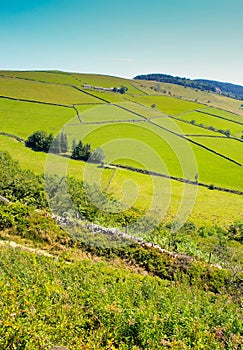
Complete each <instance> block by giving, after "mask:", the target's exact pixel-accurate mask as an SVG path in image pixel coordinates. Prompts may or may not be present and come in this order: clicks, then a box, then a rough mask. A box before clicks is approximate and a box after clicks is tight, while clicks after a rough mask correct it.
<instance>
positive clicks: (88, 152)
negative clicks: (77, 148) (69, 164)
mask: <svg viewBox="0 0 243 350" xmlns="http://www.w3.org/2000/svg"><path fill="white" fill-rule="evenodd" d="M91 153H92V152H91V146H90V144H89V143H87V144H86V145H84V146H83V157H82V160H84V161H85V162H87V160H88V159H89V157H90V156H91Z"/></svg>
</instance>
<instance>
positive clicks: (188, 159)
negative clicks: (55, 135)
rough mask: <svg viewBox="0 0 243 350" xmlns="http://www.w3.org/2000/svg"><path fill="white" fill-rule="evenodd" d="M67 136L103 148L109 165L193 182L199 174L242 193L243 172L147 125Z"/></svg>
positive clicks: (80, 130) (72, 131)
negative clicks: (128, 167)
mask: <svg viewBox="0 0 243 350" xmlns="http://www.w3.org/2000/svg"><path fill="white" fill-rule="evenodd" d="M66 132H67V134H68V136H69V138H70V140H71V139H72V138H73V137H74V138H76V139H77V140H78V139H84V141H85V142H88V143H90V144H92V145H93V147H94V148H95V147H98V146H102V148H103V150H104V151H105V154H106V159H107V161H110V162H117V163H122V164H126V165H132V166H136V167H140V168H147V169H149V170H153V171H157V172H161V173H167V172H168V173H169V174H170V175H172V176H179V177H184V178H187V179H190V180H194V178H195V175H196V173H197V172H198V173H199V180H200V181H201V182H204V183H207V184H211V183H213V184H214V185H218V186H222V187H228V188H233V189H243V187H242V181H241V177H242V168H240V167H239V166H237V165H234V164H233V163H230V162H229V161H227V160H225V159H223V158H221V157H219V156H217V155H215V154H213V153H211V152H209V151H207V150H205V149H203V148H201V147H200V146H197V145H194V144H192V143H189V142H188V141H187V140H185V139H182V138H179V137H177V136H175V135H172V134H170V133H168V132H166V131H164V130H162V129H159V128H158V127H156V126H154V125H150V124H148V123H146V124H131V123H130V124H129V123H122V124H108V125H98V126H95V125H81V126H80V127H76V126H67V127H66ZM216 140H218V139H216ZM220 140H221V139H220ZM197 141H198V142H200V140H198V139H197ZM194 157H195V158H194ZM197 168H198V169H197ZM167 169H168V170H167ZM222 169H223V171H222Z"/></svg>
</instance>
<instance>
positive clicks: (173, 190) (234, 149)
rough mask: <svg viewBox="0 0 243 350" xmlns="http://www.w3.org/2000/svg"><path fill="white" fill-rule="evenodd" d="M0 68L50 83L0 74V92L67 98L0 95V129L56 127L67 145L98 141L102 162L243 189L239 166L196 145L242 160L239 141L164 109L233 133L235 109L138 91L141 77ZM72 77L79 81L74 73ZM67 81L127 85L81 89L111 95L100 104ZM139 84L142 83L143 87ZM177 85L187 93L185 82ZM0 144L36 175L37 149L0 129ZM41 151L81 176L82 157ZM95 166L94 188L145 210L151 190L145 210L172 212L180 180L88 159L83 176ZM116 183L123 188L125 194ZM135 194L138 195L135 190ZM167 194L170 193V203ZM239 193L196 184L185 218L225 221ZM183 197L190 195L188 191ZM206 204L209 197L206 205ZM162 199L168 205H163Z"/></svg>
mask: <svg viewBox="0 0 243 350" xmlns="http://www.w3.org/2000/svg"><path fill="white" fill-rule="evenodd" d="M2 73H3V74H8V75H12V76H16V77H22V78H27V79H36V80H42V81H46V82H54V83H58V84H48V83H40V82H33V81H28V80H22V79H11V78H3V77H1V78H0V82H1V87H0V89H1V92H0V94H6V95H9V96H12V97H15V98H26V99H28V100H31V99H36V100H40V101H43V102H49V103H50V104H51V103H61V104H65V105H66V104H67V105H70V108H68V107H61V106H54V105H48V104H37V103H31V102H23V101H13V100H7V99H0V131H2V132H6V133H10V134H14V135H17V136H19V137H22V138H24V139H26V138H27V137H28V136H29V135H30V134H31V133H33V132H34V131H37V130H44V131H46V132H48V133H50V132H52V133H53V134H56V133H57V132H59V131H60V130H62V128H64V129H65V131H66V133H67V136H68V140H69V150H70V151H71V145H72V140H73V138H75V139H76V141H78V140H79V139H82V140H83V141H84V142H85V143H86V142H88V143H90V144H91V146H92V148H93V149H94V148H96V147H99V146H100V147H102V149H103V150H104V152H105V155H106V159H105V160H106V161H107V162H112V163H119V164H123V165H126V166H134V167H137V168H140V169H147V170H151V171H156V172H159V173H163V174H169V175H171V176H177V177H181V178H184V179H189V180H192V181H195V177H196V175H197V174H198V180H199V182H203V183H206V184H208V185H210V184H213V185H214V186H221V187H226V188H230V189H235V190H243V184H242V175H243V172H242V167H239V166H237V165H235V164H233V163H232V162H230V161H228V160H226V159H224V158H222V157H220V156H219V155H216V154H214V153H212V152H210V151H208V150H205V149H204V148H203V146H206V147H209V148H210V149H212V150H213V151H216V152H218V153H221V154H222V155H225V156H228V157H230V158H232V159H234V160H236V161H238V162H240V163H242V161H243V158H242V143H240V142H239V141H235V140H233V139H228V138H223V137H221V136H222V134H219V133H217V132H213V131H210V130H207V129H205V128H201V127H199V126H196V125H192V124H189V123H186V122H183V121H182V120H177V119H173V118H169V117H167V116H166V114H169V115H178V118H180V119H184V120H185V121H190V120H191V119H193V117H194V119H195V120H196V122H198V120H197V119H196V118H195V115H196V116H200V120H199V123H205V125H207V126H210V125H213V126H215V127H218V128H223V129H230V128H229V125H230V126H231V129H230V130H231V132H232V133H235V135H236V134H237V135H238V134H239V132H240V130H243V129H242V128H241V125H240V124H237V123H235V122H241V120H242V119H241V116H237V115H235V114H232V113H229V112H227V111H223V110H221V109H217V108H214V109H213V108H209V107H205V105H202V104H200V103H195V102H188V101H185V100H182V99H177V98H175V97H170V96H163V95H162V94H161V93H158V95H157V96H153V95H150V96H148V95H145V94H144V93H142V92H141V91H140V90H139V89H140V88H141V84H143V82H141V81H139V82H136V81H135V82H134V81H129V80H126V79H120V78H115V77H107V76H99V75H89V74H81V75H79V74H76V75H74V77H73V76H71V75H69V74H66V73H61V72H12V73H11V72H2ZM75 77H76V78H77V79H79V80H75ZM69 83H73V84H74V85H76V86H79V87H81V85H82V83H89V84H93V85H99V86H103V87H110V86H121V85H125V86H127V87H128V89H129V90H128V92H127V93H126V94H124V95H121V94H114V93H106V92H96V91H93V90H92V91H87V92H90V93H91V94H93V95H96V96H97V97H102V98H104V99H106V100H107V101H110V102H111V103H104V102H102V101H101V100H99V99H98V98H96V97H95V96H90V95H89V94H86V93H83V92H81V91H78V90H75V89H74V88H72V87H70V86H66V85H62V84H69ZM150 84H151V82H148V85H147V87H146V89H148V90H151V89H150V87H149V86H150ZM142 88H144V89H145V87H142ZM176 88H177V87H176ZM180 88H181V87H180ZM183 89H184V88H183ZM184 90H185V92H187V91H188V90H189V89H184ZM144 91H145V90H144ZM219 97H220V96H219ZM73 104H75V105H76V108H77V110H78V113H79V115H80V118H78V117H77V113H76V111H75V109H74V108H73V106H72V105H73ZM153 104H155V105H156V106H155V108H151V106H152V105H153ZM197 109H201V110H202V111H205V112H208V113H213V114H218V115H219V116H222V117H225V118H228V119H232V121H227V120H223V119H220V118H217V117H213V116H210V115H206V114H203V113H200V112H195V110H197ZM201 118H202V119H201ZM203 118H204V119H203ZM119 121H120V122H119ZM213 121H214V122H215V123H217V126H216V125H214V124H212V123H213ZM86 123H91V124H86ZM99 123H100V124H99ZM102 123H104V124H102ZM206 123H208V124H206ZM163 128H165V129H168V130H167V131H166V130H164V129H163ZM173 133H177V134H179V135H186V136H188V138H189V139H191V140H193V141H196V142H198V143H199V145H195V144H193V143H191V142H189V141H187V140H186V139H185V138H182V137H179V136H177V135H174V134H173ZM217 136H218V137H217ZM0 149H1V150H6V151H9V152H10V154H11V155H12V156H13V158H15V159H17V160H19V162H20V164H21V166H23V167H24V168H29V169H31V170H33V171H35V172H36V173H39V174H41V173H43V171H44V169H45V163H46V155H45V154H43V153H39V152H33V151H32V150H30V149H28V148H26V147H25V146H24V145H23V144H21V143H19V142H17V141H15V140H14V139H11V138H9V137H4V136H0ZM69 154H70V153H69ZM48 157H49V159H51V160H52V161H53V164H54V165H53V169H54V170H55V171H59V170H58V169H60V171H62V169H63V166H67V172H68V174H69V175H71V176H74V177H76V178H78V179H82V178H84V177H85V176H86V177H87V174H86V175H85V171H86V170H87V169H86V168H87V167H86V164H85V163H83V162H80V161H74V160H69V161H68V163H67V159H64V157H60V156H56V155H50V156H48ZM63 164H64V165H63ZM85 169H86V170H85ZM97 171H98V176H99V181H100V183H101V184H102V188H103V189H104V190H106V191H108V192H109V193H113V195H114V196H115V197H116V198H119V199H122V200H123V201H125V202H126V203H127V204H128V205H131V204H134V205H135V207H137V208H139V209H143V210H148V209H149V208H150V209H151V201H153V199H154V196H155V198H156V199H155V200H154V203H153V205H152V209H151V210H152V211H153V210H154V211H156V210H157V209H158V207H159V206H161V207H163V210H165V211H166V217H167V218H172V217H173V216H175V213H176V212H177V211H178V208H179V204H180V200H179V198H180V197H181V196H182V194H183V189H184V185H183V184H181V183H179V182H177V181H169V180H166V179H163V178H157V179H156V180H155V179H153V178H151V177H150V176H147V175H142V174H139V173H134V172H131V171H127V170H121V169H116V170H114V169H98V170H97V166H95V165H93V167H92V166H91V172H90V176H91V177H90V179H94V181H95V176H96V172H97ZM154 186H155V187H154ZM187 187H188V186H187ZM194 187H195V186H192V185H190V186H189V187H188V190H187V193H190V190H189V189H190V188H191V190H192V191H194ZM155 189H156V191H155ZM123 190H126V191H125V192H126V196H125V197H124V195H123ZM136 193H139V195H138V196H137V195H136ZM155 193H156V194H155ZM169 198H170V199H171V201H170V203H169ZM241 198H242V197H241V196H236V195H233V194H226V193H220V192H218V191H209V190H207V189H203V188H199V190H198V195H197V199H196V202H195V203H196V204H195V206H194V208H193V211H192V213H191V214H190V218H191V219H192V220H196V222H203V220H205V222H206V221H207V222H213V221H214V220H215V221H219V222H220V221H221V222H226V221H232V220H233V219H234V218H237V217H238V218H239V217H240V214H241V210H240V208H241V207H242V199H241ZM189 201H190V196H189V195H188V202H189ZM161 203H163V205H162V204H161ZM168 203H169V204H168ZM207 203H210V205H209V208H210V209H209V211H208V206H207ZM225 203H227V206H226V205H225ZM167 204H168V208H169V209H168V210H167V209H166V208H167ZM168 220H169V219H168Z"/></svg>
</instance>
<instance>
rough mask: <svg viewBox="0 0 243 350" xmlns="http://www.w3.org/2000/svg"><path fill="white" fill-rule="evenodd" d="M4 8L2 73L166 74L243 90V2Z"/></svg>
mask: <svg viewBox="0 0 243 350" xmlns="http://www.w3.org/2000/svg"><path fill="white" fill-rule="evenodd" d="M0 6H1V7H0V35H1V54H0V69H15V70H18V69H21V70H31V69H40V70H42V69H43V70H44V69H59V70H65V71H77V72H90V73H101V74H110V75H117V76H124V77H133V76H135V75H137V74H140V73H154V72H159V73H167V74H172V75H179V76H186V77H190V78H209V79H215V80H221V81H229V82H233V83H238V84H241V85H243V69H242V67H243V20H242V13H243V1H242V0H231V1H225V0H221V1H220V0H194V1H192V0H174V1H169V0H167V1H164V0H150V1H149V0H120V1H115V0H112V1H111V0H89V1H86V0H40V1H38V0H32V1H28V0H21V1H16V0H12V1H11V0H9V1H8V2H7V1H6V2H3V1H2V2H1V5H0Z"/></svg>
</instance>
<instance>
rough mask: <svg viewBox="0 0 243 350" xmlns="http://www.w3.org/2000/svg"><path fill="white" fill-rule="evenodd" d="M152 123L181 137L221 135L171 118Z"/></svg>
mask: <svg viewBox="0 0 243 350" xmlns="http://www.w3.org/2000/svg"><path fill="white" fill-rule="evenodd" d="M152 121H153V123H155V124H157V125H160V126H162V127H164V128H167V129H169V130H171V131H174V132H176V133H177V134H181V135H208V136H220V135H221V134H220V135H219V134H218V133H215V132H213V131H210V130H207V129H203V128H200V127H199V126H196V125H192V124H188V123H185V122H183V121H180V120H177V119H173V118H169V117H160V118H153V119H152ZM214 142H217V141H215V140H214Z"/></svg>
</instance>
